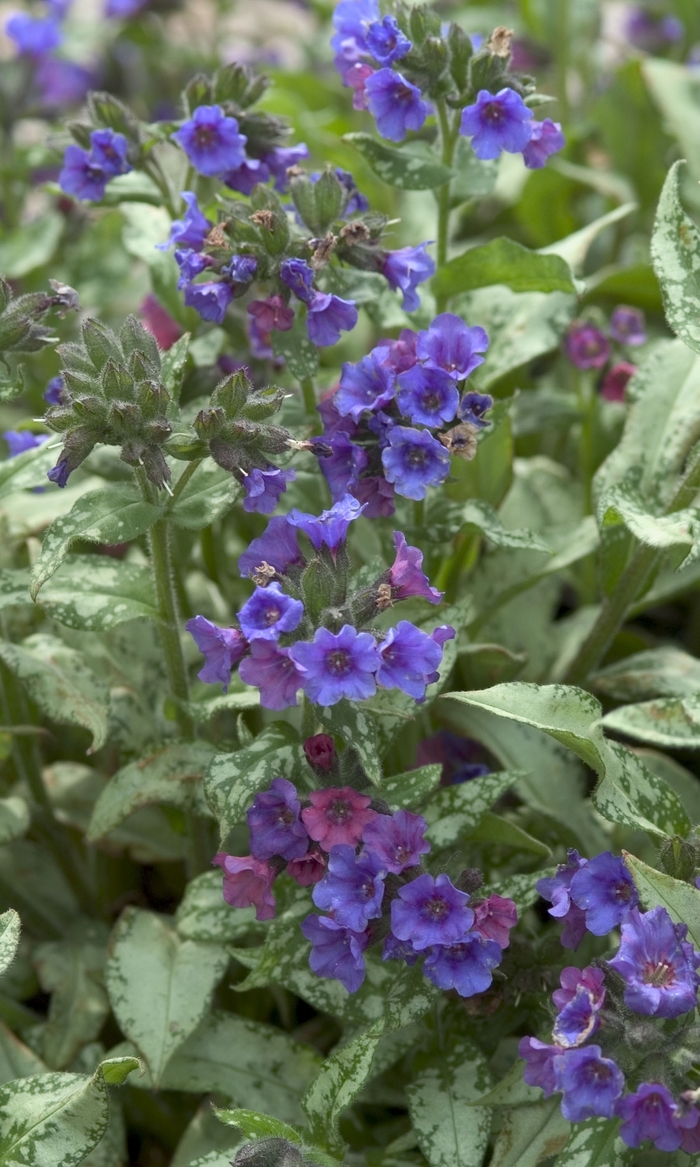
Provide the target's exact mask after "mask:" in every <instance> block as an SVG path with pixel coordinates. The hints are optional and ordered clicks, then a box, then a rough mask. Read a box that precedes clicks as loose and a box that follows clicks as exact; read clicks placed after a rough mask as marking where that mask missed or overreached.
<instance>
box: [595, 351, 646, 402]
mask: <svg viewBox="0 0 700 1167" xmlns="http://www.w3.org/2000/svg"><path fill="white" fill-rule="evenodd" d="M636 372H637V366H636V365H631V364H630V363H629V361H618V363H617V364H616V365H611V367H610V368H609V369H608V371H607V372H606V374H605V376H604V377H603V380H602V381H601V383H600V385H599V386H598V389H599V392H600V395H601V397H604V398H605V400H606V401H624V400H625V389H626V388H627V382H628V381H629V380H630V378H632V377H634V374H635V373H636Z"/></svg>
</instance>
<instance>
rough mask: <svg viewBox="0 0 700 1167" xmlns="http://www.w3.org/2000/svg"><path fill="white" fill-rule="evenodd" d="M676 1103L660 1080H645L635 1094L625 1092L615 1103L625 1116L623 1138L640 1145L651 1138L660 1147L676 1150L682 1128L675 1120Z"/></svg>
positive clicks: (618, 1110) (636, 1145) (623, 1117)
mask: <svg viewBox="0 0 700 1167" xmlns="http://www.w3.org/2000/svg"><path fill="white" fill-rule="evenodd" d="M675 1109H676V1104H675V1102H674V1101H673V1098H672V1097H671V1095H670V1093H669V1091H668V1090H667V1088H666V1087H665V1086H663V1085H662V1084H661V1083H660V1082H642V1084H641V1086H639V1087H638V1089H637V1090H636V1091H635V1092H634V1094H626V1095H625V1096H624V1098H619V1099H618V1100H617V1102H616V1104H615V1114H616V1115H617V1116H618V1118H621V1119H622V1123H621V1124H620V1138H621V1139H622V1141H623V1143H626V1144H627V1146H628V1147H638V1146H639V1145H640V1143H643V1142H644V1140H645V1139H651V1141H652V1143H653V1144H654V1146H655V1147H656V1149H657V1151H677V1150H678V1148H679V1147H680V1145H681V1139H682V1137H683V1135H682V1132H681V1131H680V1129H679V1128H678V1127H677V1126H676V1124H675V1123H674V1121H673V1116H674V1112H675Z"/></svg>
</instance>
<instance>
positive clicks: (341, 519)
mask: <svg viewBox="0 0 700 1167" xmlns="http://www.w3.org/2000/svg"><path fill="white" fill-rule="evenodd" d="M363 510H364V507H363V506H361V505H360V503H359V502H358V501H357V499H356V498H353V497H352V495H351V494H346V495H344V496H343V498H341V499H340V501H339V502H336V503H334V504H333V506H332V507H331V508H330V510H327V511H322V512H321V514H320V515H309V514H307V513H306V512H305V511H299V510H297V509H296V507H295V508H294V509H293V510H291V511H290V512H289V514H288V515H287V522H288V523H290V524H291V525H292V526H293V527H299V528H301V530H302V531H303V532H304V534H305V535H306V536H307V538H308V539H309V540H310V541H311V545H312V546H313V548H314V550H316V551H320V550H321V547H324V546H325V547H328V549H329V550H330V552H331V555H333V557H334V558H335V553H336V551H337V550H338V548H339V547H340V544H341V543H344V542H345V537H346V535H347V531H348V527H349V526H350V523H351V522H352V521H353V519H359V517H360V515H361V514H362V511H363Z"/></svg>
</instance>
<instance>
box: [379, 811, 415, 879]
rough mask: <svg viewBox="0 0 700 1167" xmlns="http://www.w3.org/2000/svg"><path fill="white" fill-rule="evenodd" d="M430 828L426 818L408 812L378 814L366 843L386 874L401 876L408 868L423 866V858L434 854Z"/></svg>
mask: <svg viewBox="0 0 700 1167" xmlns="http://www.w3.org/2000/svg"><path fill="white" fill-rule="evenodd" d="M426 829H427V824H426V821H425V819H424V818H423V816H422V815H419V814H411V812H410V811H408V810H397V811H396V812H395V814H392V815H388V814H378V815H377V817H376V818H374V819H372V821H371V823H368V825H367V826H366V827H365V829H364V832H363V835H362V841H363V842H364V844H365V848H366V850H367V851H371V852H372V854H373V855H376V856H377V857H378V859H380V860H381V862H382V864H383V866H384V869H385V871H391V872H393V873H394V875H400V874H401V872H402V871H405V870H406V868H407V867H415V866H416V865H417V864H418V863H420V857H421V855H426V854H427V853H428V851H429V850H430V843H429V842H428V840H427V839H425V838H424V835H425V831H426Z"/></svg>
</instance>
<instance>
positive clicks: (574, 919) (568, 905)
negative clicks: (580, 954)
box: [535, 847, 588, 949]
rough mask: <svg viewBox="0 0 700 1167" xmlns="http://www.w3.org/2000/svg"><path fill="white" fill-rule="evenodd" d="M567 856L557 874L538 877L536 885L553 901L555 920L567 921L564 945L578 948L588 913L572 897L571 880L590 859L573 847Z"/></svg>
mask: <svg viewBox="0 0 700 1167" xmlns="http://www.w3.org/2000/svg"><path fill="white" fill-rule="evenodd" d="M567 856H568V861H567V862H566V863H560V864H559V866H558V868H557V873H556V875H552V876H547V878H545V879H538V881H537V883H536V884H535V887H536V888H537V891H538V892H539V894H540V895H541V896H542V898H543V899H545V900H549V902H550V903H551V905H552V907H551V908H550V909H549V914H550V916H554V918H555V920H561V919H563V920H564V921H565V924H566V926H565V928H564V931H563V932H562V936H561V943H562V945H563V947H564V948H573V949H576V948H578V946H579V944H580V943H581V940H582V938H583V935H584V933H585V931H586V915H585V912H583V911H582V910H581V908H577V907H576V904H575V903H573V901H572V899H571V894H570V891H571V881H572V879H573V878H574V875H575V874H576V872H577V871H579V869H580V868H582V867H584V866H585V865H586V863H587V862H588V860H587V859H582V858H581V856H580V855H579V853H578V851H576V850H575V848H573V847H572V848H570V850H569V851H568V852H567Z"/></svg>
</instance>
